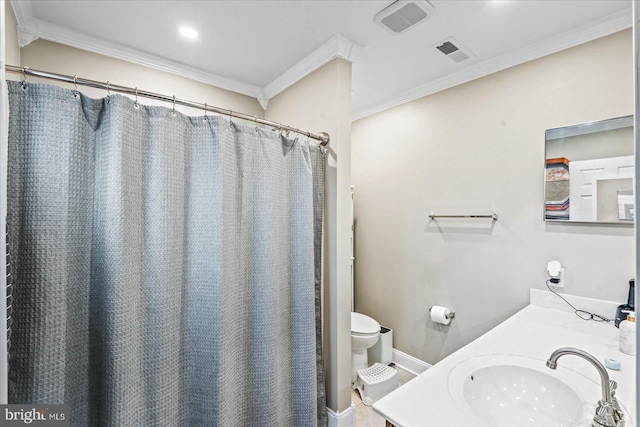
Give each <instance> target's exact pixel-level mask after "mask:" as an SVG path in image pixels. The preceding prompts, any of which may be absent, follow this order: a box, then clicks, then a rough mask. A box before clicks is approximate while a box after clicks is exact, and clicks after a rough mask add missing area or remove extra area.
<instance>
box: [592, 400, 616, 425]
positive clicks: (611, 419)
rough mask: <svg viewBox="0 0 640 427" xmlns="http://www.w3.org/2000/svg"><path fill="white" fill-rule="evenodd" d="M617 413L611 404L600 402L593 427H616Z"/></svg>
mask: <svg viewBox="0 0 640 427" xmlns="http://www.w3.org/2000/svg"><path fill="white" fill-rule="evenodd" d="M615 413H616V411H615V409H614V407H613V405H612V404H611V403H609V402H605V401H604V400H599V401H598V407H597V408H596V415H595V416H594V417H593V422H592V423H591V427H616V424H617V423H616V419H615Z"/></svg>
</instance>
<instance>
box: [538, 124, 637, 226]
mask: <svg viewBox="0 0 640 427" xmlns="http://www.w3.org/2000/svg"><path fill="white" fill-rule="evenodd" d="M633 146H634V144H633V116H625V117H619V118H615V119H609V120H602V121H599V122H592V123H585V124H580V125H574V126H567V127H562V128H556V129H549V130H547V131H546V132H545V182H544V184H545V187H544V195H545V197H544V202H545V205H544V209H545V221H563V222H596V223H617V224H631V225H633V219H634V213H635V210H634V209H635V208H634V196H633V176H634V173H635V172H634V171H635V166H634V163H635V162H634V151H633Z"/></svg>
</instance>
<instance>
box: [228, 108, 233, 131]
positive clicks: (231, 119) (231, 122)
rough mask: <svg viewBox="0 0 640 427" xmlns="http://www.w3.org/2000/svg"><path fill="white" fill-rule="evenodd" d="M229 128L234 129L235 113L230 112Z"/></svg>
mask: <svg viewBox="0 0 640 427" xmlns="http://www.w3.org/2000/svg"><path fill="white" fill-rule="evenodd" d="M229 126H231V127H233V111H231V110H229Z"/></svg>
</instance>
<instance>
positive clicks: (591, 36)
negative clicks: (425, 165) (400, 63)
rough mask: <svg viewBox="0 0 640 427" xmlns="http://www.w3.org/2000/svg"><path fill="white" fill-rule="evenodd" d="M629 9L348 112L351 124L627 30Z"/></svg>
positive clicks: (629, 20)
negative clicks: (380, 102) (350, 113)
mask: <svg viewBox="0 0 640 427" xmlns="http://www.w3.org/2000/svg"><path fill="white" fill-rule="evenodd" d="M631 25H632V14H631V9H630V8H629V9H625V10H622V11H620V12H617V13H615V14H613V15H609V16H607V17H604V18H602V19H600V20H598V21H595V22H592V23H590V24H588V25H583V26H581V27H578V28H576V29H574V30H571V31H567V32H565V33H562V34H558V35H556V36H553V37H550V38H547V39H545V40H542V41H540V42H536V43H532V44H530V45H528V46H526V47H524V48H522V49H518V50H516V51H513V52H510V53H507V54H505V55H501V56H498V57H495V58H491V59H488V60H486V61H482V62H479V63H477V64H474V65H471V66H469V67H467V68H463V69H462V70H460V71H458V72H456V73H452V74H449V75H447V76H444V77H441V78H439V79H437V80H434V81H431V82H429V83H426V84H424V85H420V86H418V87H416V88H414V89H411V90H408V91H405V92H403V93H401V94H399V95H397V96H395V97H393V98H391V99H389V100H387V101H385V102H384V103H382V104H379V105H376V106H373V107H369V108H366V109H363V110H358V111H353V112H352V115H351V117H352V121H356V120H359V119H362V118H365V117H368V116H371V115H373V114H376V113H380V112H382V111H385V110H389V109H391V108H394V107H397V106H400V105H402V104H406V103H408V102H411V101H415V100H416V99H420V98H423V97H425V96H428V95H432V94H434V93H437V92H440V91H443V90H445V89H449V88H452V87H454V86H457V85H460V84H463V83H467V82H469V81H472V80H476V79H479V78H481V77H485V76H487V75H489V74H493V73H496V72H498V71H502V70H505V69H507V68H511V67H514V66H516V65H520V64H523V63H525V62H528V61H532V60H534V59H538V58H542V57H543V56H547V55H550V54H553V53H556V52H560V51H562V50H565V49H568V48H571V47H574V46H578V45H580V44H583V43H587V42H590V41H593V40H596V39H599V38H601V37H606V36H608V35H611V34H614V33H617V32H619V31H622V30H626V29H628V28H631Z"/></svg>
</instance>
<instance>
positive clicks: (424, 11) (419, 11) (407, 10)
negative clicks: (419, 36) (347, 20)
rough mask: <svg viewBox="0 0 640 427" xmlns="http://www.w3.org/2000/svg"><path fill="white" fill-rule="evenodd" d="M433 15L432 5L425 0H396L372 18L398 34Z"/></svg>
mask: <svg viewBox="0 0 640 427" xmlns="http://www.w3.org/2000/svg"><path fill="white" fill-rule="evenodd" d="M431 15H433V6H431V5H430V4H429V2H428V1H427V0H397V1H396V2H395V3H393V4H391V5H390V6H388V7H387V8H385V9H384V10H383V11H381V12H379V13H378V14H377V15H376V16H375V17H374V18H373V20H374V21H375V22H376V24H378V25H380V26H381V27H382V28H384V29H385V30H387V31H390V32H392V33H393V34H400V33H404V32H405V31H407V30H408V29H409V28H411V27H413V26H414V25H416V24H417V23H419V22H422V21H424V20H426V19H427V18H430V17H431Z"/></svg>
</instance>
